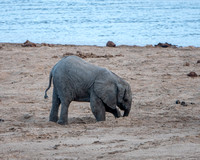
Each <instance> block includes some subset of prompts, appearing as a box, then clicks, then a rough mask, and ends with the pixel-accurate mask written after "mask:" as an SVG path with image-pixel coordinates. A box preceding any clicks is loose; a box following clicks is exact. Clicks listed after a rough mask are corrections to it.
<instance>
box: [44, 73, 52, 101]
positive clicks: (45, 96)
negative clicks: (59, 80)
mask: <svg viewBox="0 0 200 160" xmlns="http://www.w3.org/2000/svg"><path fill="white" fill-rule="evenodd" d="M52 72H53V69H52V70H51V72H50V75H49V86H48V88H47V89H46V90H45V95H44V98H45V99H47V98H48V95H47V91H48V90H49V88H51V80H52V77H53V75H52Z"/></svg>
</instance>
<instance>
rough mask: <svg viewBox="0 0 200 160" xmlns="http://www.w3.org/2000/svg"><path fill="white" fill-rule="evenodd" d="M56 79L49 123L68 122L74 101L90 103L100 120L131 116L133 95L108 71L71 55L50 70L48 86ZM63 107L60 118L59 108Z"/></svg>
mask: <svg viewBox="0 0 200 160" xmlns="http://www.w3.org/2000/svg"><path fill="white" fill-rule="evenodd" d="M52 77H53V85H54V88H53V98H52V108H51V112H50V116H49V120H50V121H53V122H58V123H59V124H62V125H64V124H67V123H68V108H69V105H70V103H71V102H72V101H79V102H90V106H91V110H92V113H93V114H94V116H95V118H96V120H97V121H105V119H106V116H105V112H110V113H112V114H113V115H114V116H115V117H116V118H118V117H120V116H121V114H120V111H119V110H118V109H117V107H116V106H118V107H119V108H120V109H121V110H124V115H123V116H128V114H129V112H130V109H131V103H132V93H131V87H130V85H129V84H128V83H127V82H126V81H125V80H123V79H122V78H120V77H119V76H117V75H116V74H114V73H113V72H111V71H109V70H108V69H105V68H102V67H98V66H95V65H92V64H90V63H87V62H85V61H84V60H82V59H81V58H79V57H76V56H68V57H65V58H63V59H61V60H60V61H59V62H58V63H57V64H56V65H55V66H54V67H53V68H52V70H51V72H50V76H49V86H48V88H47V89H46V91H45V96H44V98H47V97H48V96H47V91H48V89H49V88H50V87H51V81H52ZM60 104H61V112H60V118H59V120H58V109H59V105H60Z"/></svg>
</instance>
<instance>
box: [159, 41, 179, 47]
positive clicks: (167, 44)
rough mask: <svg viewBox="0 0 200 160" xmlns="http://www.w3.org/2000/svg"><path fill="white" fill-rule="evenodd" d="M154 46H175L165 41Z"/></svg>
mask: <svg viewBox="0 0 200 160" xmlns="http://www.w3.org/2000/svg"><path fill="white" fill-rule="evenodd" d="M155 47H162V48H168V47H176V46H175V45H172V44H170V43H167V42H166V43H158V44H157V45H155Z"/></svg>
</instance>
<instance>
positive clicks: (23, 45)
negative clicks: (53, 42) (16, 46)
mask: <svg viewBox="0 0 200 160" xmlns="http://www.w3.org/2000/svg"><path fill="white" fill-rule="evenodd" d="M22 47H36V44H35V43H33V42H30V41H29V40H27V41H26V42H24V43H23V44H22Z"/></svg>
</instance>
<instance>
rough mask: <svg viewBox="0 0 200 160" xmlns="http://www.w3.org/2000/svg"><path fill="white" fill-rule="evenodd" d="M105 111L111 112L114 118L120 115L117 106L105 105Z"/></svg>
mask: <svg viewBox="0 0 200 160" xmlns="http://www.w3.org/2000/svg"><path fill="white" fill-rule="evenodd" d="M106 112H110V113H112V114H113V115H114V116H115V118H119V117H121V113H120V111H119V110H118V109H117V108H115V109H112V108H110V107H108V106H106Z"/></svg>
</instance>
